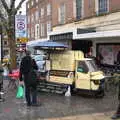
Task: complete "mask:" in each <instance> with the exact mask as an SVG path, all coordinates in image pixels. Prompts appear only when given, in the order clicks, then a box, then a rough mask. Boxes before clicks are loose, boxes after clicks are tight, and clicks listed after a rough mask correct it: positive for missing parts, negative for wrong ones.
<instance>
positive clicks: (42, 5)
mask: <svg viewBox="0 0 120 120" xmlns="http://www.w3.org/2000/svg"><path fill="white" fill-rule="evenodd" d="M51 7H52V2H51V0H29V1H28V2H27V4H26V11H27V23H28V38H29V40H35V39H40V38H41V39H42V38H46V37H47V34H48V32H50V31H51V29H52V27H51V26H52V13H51Z"/></svg>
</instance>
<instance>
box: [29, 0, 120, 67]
mask: <svg viewBox="0 0 120 120" xmlns="http://www.w3.org/2000/svg"><path fill="white" fill-rule="evenodd" d="M31 1H32V0H31ZM36 1H37V0H36ZM38 1H39V3H40V2H41V3H42V2H44V5H45V4H46V5H47V2H48V1H47V0H38ZM28 2H29V1H28ZM50 3H51V15H50V20H51V23H52V24H51V26H52V27H51V28H52V32H50V33H48V36H49V39H51V40H54V41H58V42H63V43H65V44H68V45H69V49H72V50H82V51H83V52H84V53H88V52H89V51H90V50H92V54H93V55H94V56H98V57H99V55H101V56H102V57H103V58H104V59H102V60H101V62H102V63H103V64H107V63H108V64H111V65H113V64H115V63H116V62H117V54H118V52H119V51H120V22H119V19H120V2H119V0H51V1H50ZM41 5H42V7H43V6H44V5H43V4H41ZM27 6H28V5H27ZM38 8H39V9H40V11H41V12H40V13H41V14H42V15H43V13H45V12H43V11H44V10H43V9H42V8H41V7H40V6H39V7H38ZM35 9H36V7H30V10H28V12H27V15H29V16H32V14H31V12H29V11H34V10H35ZM46 15H47V13H46ZM31 20H32V18H31ZM42 20H43V21H42ZM34 21H35V20H34ZM39 21H40V23H41V24H42V22H45V23H46V21H49V18H48V17H46V19H43V18H39ZM28 23H29V21H28ZM45 23H44V24H45ZM30 25H32V24H28V30H30V29H29V27H30ZM33 28H35V27H33ZM39 29H40V30H39V31H40V33H41V35H42V34H43V33H42V25H40V24H39ZM32 30H33V29H31V31H32ZM34 30H35V29H34ZM44 31H45V30H44ZM45 33H47V32H45ZM30 35H32V32H30ZM45 35H47V34H45ZM34 36H35V31H34ZM39 36H40V35H39ZM30 38H32V37H30ZM39 38H42V36H40V37H39Z"/></svg>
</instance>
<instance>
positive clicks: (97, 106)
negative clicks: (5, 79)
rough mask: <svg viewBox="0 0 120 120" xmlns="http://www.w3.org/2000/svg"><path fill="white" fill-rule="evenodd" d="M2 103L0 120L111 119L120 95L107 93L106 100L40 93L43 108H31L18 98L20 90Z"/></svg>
mask: <svg viewBox="0 0 120 120" xmlns="http://www.w3.org/2000/svg"><path fill="white" fill-rule="evenodd" d="M5 90H7V92H5V95H4V97H5V101H4V102H0V120H79V119H81V120H87V119H89V120H93V119H94V120H99V119H102V120H108V119H110V117H111V115H113V113H114V112H115V110H116V108H117V105H118V100H117V94H116V93H112V92H106V95H105V97H104V98H102V99H100V98H99V99H98V98H93V97H88V96H87V97H85V96H84V97H83V96H80V95H74V96H71V97H65V96H64V95H60V94H54V93H45V92H39V93H38V94H39V95H38V101H39V102H40V103H41V106H39V107H27V106H26V104H25V103H24V102H25V99H16V97H15V96H16V89H7V88H5Z"/></svg>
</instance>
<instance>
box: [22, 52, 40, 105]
mask: <svg viewBox="0 0 120 120" xmlns="http://www.w3.org/2000/svg"><path fill="white" fill-rule="evenodd" d="M37 70H38V67H37V64H36V62H35V60H33V59H32V58H31V56H30V51H26V55H25V56H24V57H23V58H22V60H21V64H20V84H22V83H21V82H22V81H24V85H25V97H26V102H27V106H38V103H37V75H36V71H37Z"/></svg>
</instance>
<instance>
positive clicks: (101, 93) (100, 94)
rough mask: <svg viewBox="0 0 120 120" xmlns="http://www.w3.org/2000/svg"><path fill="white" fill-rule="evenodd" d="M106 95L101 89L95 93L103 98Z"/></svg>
mask: <svg viewBox="0 0 120 120" xmlns="http://www.w3.org/2000/svg"><path fill="white" fill-rule="evenodd" d="M104 96H105V92H104V91H100V92H99V93H97V94H95V97H96V98H103V97H104Z"/></svg>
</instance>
